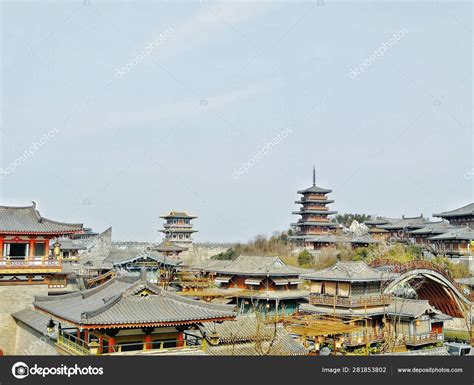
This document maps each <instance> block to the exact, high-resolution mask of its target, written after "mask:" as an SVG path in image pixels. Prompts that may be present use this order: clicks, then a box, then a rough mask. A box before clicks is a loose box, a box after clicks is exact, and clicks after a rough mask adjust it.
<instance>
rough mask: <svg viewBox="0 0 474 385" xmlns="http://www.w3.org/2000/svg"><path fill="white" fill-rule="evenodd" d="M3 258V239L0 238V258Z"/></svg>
mask: <svg viewBox="0 0 474 385" xmlns="http://www.w3.org/2000/svg"><path fill="white" fill-rule="evenodd" d="M1 257H3V237H0V258H1Z"/></svg>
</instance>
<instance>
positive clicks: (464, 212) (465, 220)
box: [433, 203, 474, 228]
mask: <svg viewBox="0 0 474 385" xmlns="http://www.w3.org/2000/svg"><path fill="white" fill-rule="evenodd" d="M433 216H434V217H438V218H443V219H445V220H447V221H449V223H450V224H452V225H455V226H469V227H471V228H474V203H471V204H468V205H467V206H463V207H460V208H458V209H455V210H451V211H445V212H443V213H439V214H433Z"/></svg>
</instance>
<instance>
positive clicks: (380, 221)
mask: <svg viewBox="0 0 474 385" xmlns="http://www.w3.org/2000/svg"><path fill="white" fill-rule="evenodd" d="M399 220H400V218H386V217H379V218H376V217H372V218H370V219H367V220H366V221H364V223H365V224H366V225H372V226H375V225H386V224H387V223H392V222H397V221H399Z"/></svg>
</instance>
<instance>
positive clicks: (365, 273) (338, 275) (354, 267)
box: [301, 261, 384, 282]
mask: <svg viewBox="0 0 474 385" xmlns="http://www.w3.org/2000/svg"><path fill="white" fill-rule="evenodd" d="M301 278H303V279H308V280H312V281H345V282H370V281H382V280H383V279H384V278H383V273H382V272H380V271H378V270H375V269H373V268H372V267H370V266H368V265H367V264H366V263H365V262H360V261H357V262H355V261H350V262H341V261H339V262H336V264H334V265H333V266H331V267H328V268H326V269H323V270H319V271H315V272H314V273H311V274H303V275H301Z"/></svg>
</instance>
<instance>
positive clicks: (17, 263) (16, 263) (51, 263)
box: [0, 256, 61, 274]
mask: <svg viewBox="0 0 474 385" xmlns="http://www.w3.org/2000/svg"><path fill="white" fill-rule="evenodd" d="M57 271H61V261H60V260H58V259H48V258H47V257H25V258H21V257H20V258H18V257H8V256H7V257H1V258H0V274H2V273H3V274H9V273H48V272H57Z"/></svg>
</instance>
